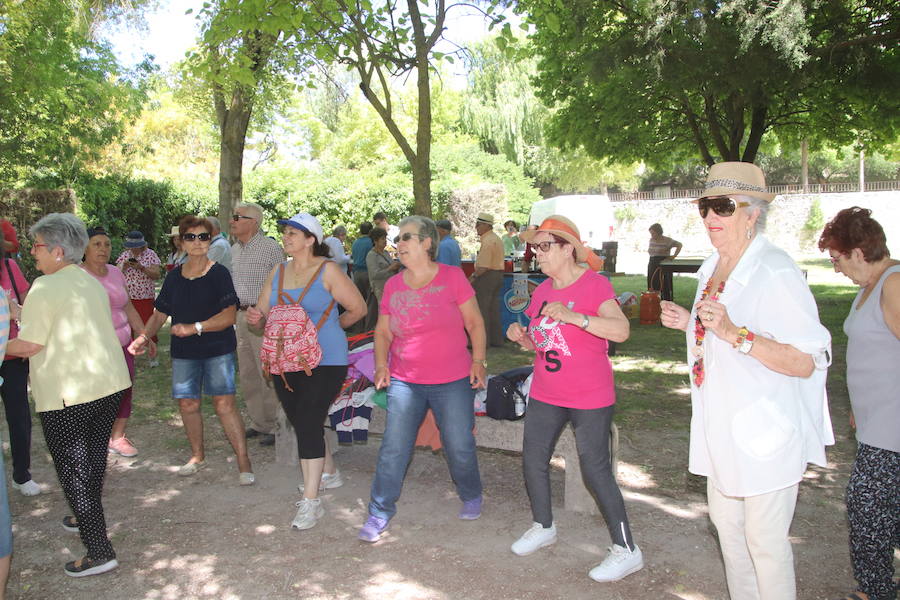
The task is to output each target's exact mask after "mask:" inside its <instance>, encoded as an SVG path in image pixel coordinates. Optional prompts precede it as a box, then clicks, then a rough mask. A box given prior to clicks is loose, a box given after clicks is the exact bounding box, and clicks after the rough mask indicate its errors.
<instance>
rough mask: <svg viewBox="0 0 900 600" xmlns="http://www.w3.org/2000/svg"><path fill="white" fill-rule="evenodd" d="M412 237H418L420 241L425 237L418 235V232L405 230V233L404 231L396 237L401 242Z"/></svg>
mask: <svg viewBox="0 0 900 600" xmlns="http://www.w3.org/2000/svg"><path fill="white" fill-rule="evenodd" d="M413 238H418V239H419V241H420V242H421V241H422V240H423V239H425V238H423V237H422V236H421V235H419V234H418V233H410V232H408V231H407V232H406V233H404V234H402V235H400V236H398V239H399V240H400V241H401V242H408V241H409V240H411V239H413Z"/></svg>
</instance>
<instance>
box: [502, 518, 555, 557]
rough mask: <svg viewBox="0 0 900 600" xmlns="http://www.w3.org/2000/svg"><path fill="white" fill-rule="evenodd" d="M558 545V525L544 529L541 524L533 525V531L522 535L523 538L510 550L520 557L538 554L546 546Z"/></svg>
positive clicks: (514, 543) (530, 530)
mask: <svg viewBox="0 0 900 600" xmlns="http://www.w3.org/2000/svg"><path fill="white" fill-rule="evenodd" d="M555 543H556V523H551V524H550V527H544V526H543V525H541V524H540V523H532V524H531V529H529V530H528V531H526V532H525V533H523V534H522V537H520V538H519V539H517V540H516V541H515V542H513V545H512V547H510V550H512V551H513V554H518V555H519V556H528V555H529V554H531V553H532V552H537V551H538V550H540V549H541V548H543V547H544V546H549V545H550V544H555Z"/></svg>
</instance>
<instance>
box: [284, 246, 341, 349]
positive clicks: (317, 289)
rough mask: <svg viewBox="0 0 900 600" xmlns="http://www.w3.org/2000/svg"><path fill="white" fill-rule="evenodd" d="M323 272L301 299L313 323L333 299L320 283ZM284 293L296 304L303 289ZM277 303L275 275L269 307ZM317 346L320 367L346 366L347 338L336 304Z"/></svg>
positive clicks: (317, 320) (287, 290) (285, 290)
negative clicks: (320, 358)
mask: <svg viewBox="0 0 900 600" xmlns="http://www.w3.org/2000/svg"><path fill="white" fill-rule="evenodd" d="M287 268H288V265H287V263H285V269H287ZM324 272H325V269H322V271H320V272H319V275H318V277H316V280H315V281H313V282H312V286H311V287H310V289H309V292H307V294H306V296H304V297H303V302H301V305H302V306H303V310H305V311H306V314H308V315H309V318H310V319H312V322H313V323H318V322H319V319H321V318H322V313H324V312H325V309H327V308H328V305H329V304H330V303H331V301H332V300H333V299H334V298H333V297H332V295H331V294H330V293H328V290H326V289H325V285H324V284H323V283H322V274H323V273H324ZM284 293H286V294H287V295H288V296H290V297H291V301H292V302H296V301H297V298H299V297H300V294H302V293H303V288H302V287H299V288H292V289H288V288H285V289H284ZM277 302H278V275H277V274H276V275H275V277H274V278H273V279H272V293H271V294H270V296H269V305H270V306H274V305H275V304H276V303H277ZM319 346H321V347H322V362H321V363H319V364H320V365H329V366H341V365H346V364H347V336H346V334H345V333H344V330H343V329H341V325H340V323H339V322H338V307H337V304H336V303H335V306H333V307H332V309H331V313H329V315H328V318H327V319H326V320H325V323H323V324H322V328H321V329H319Z"/></svg>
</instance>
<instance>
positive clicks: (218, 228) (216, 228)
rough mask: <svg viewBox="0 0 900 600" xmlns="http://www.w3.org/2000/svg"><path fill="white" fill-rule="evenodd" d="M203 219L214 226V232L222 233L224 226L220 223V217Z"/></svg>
mask: <svg viewBox="0 0 900 600" xmlns="http://www.w3.org/2000/svg"><path fill="white" fill-rule="evenodd" d="M203 218H204V219H206V220H207V221H209V224H210V225H212V226H213V230H214V231H219V232H221V231H222V224H221V223H220V222H219V217H213V216H209V217H203Z"/></svg>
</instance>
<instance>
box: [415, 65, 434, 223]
mask: <svg viewBox="0 0 900 600" xmlns="http://www.w3.org/2000/svg"><path fill="white" fill-rule="evenodd" d="M417 54H418V56H417V57H416V62H417V63H418V68H417V69H416V71H417V75H418V77H417V85H418V88H419V107H418V110H419V114H418V117H419V121H418V125H417V129H416V160H415V163H414V164H413V165H412V171H413V173H412V176H413V198H414V208H415V214H417V215H422V216H423V217H428V218H429V219H430V218H431V217H432V213H431V80H430V77H429V75H428V50H427V49H419V50H418V52H417Z"/></svg>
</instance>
